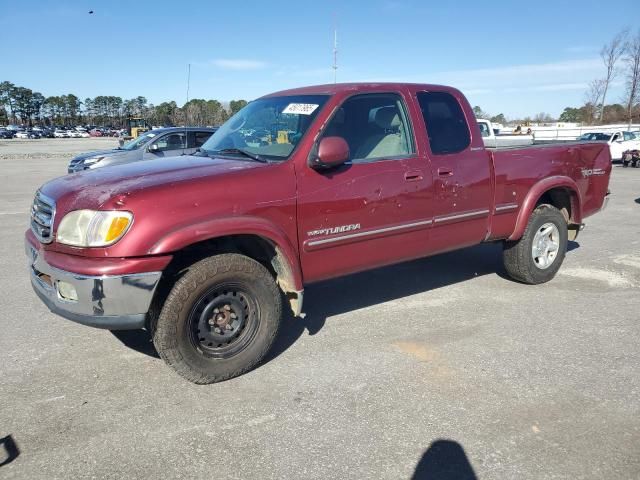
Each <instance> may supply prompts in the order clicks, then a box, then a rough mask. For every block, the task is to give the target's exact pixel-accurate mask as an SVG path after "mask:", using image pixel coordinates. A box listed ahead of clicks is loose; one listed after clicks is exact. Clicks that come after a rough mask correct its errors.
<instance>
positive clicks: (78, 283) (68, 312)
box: [25, 242, 162, 330]
mask: <svg viewBox="0 0 640 480" xmlns="http://www.w3.org/2000/svg"><path fill="white" fill-rule="evenodd" d="M25 248H26V253H27V257H28V258H29V270H30V272H31V286H32V287H33V289H34V291H35V292H36V294H37V295H38V296H39V297H40V299H41V300H42V301H43V302H44V304H45V305H46V306H47V307H48V308H49V310H51V311H52V312H53V313H55V314H57V315H60V316H61V317H64V318H66V319H69V320H72V321H74V322H78V323H82V324H83V325H89V326H91V327H97V328H106V329H109V330H133V329H138V328H143V327H144V326H145V321H146V316H147V312H148V310H149V306H150V305H151V300H152V299H153V294H154V292H155V290H156V287H157V286H158V282H159V281H160V277H161V276H162V272H148V273H137V274H132V275H105V276H87V275H80V274H77V273H72V272H67V271H64V270H59V269H57V268H54V267H52V266H50V265H49V264H47V262H45V260H44V258H42V255H39V254H38V252H37V251H36V250H35V249H34V248H33V247H32V246H31V245H30V244H29V243H28V242H27V244H26V245H25ZM63 282H64V283H63ZM65 283H66V284H67V285H71V286H72V287H73V289H75V292H76V297H77V300H71V299H68V298H64V297H63V295H62V294H61V284H62V286H63V287H66V291H68V290H69V287H68V286H67V285H64V284H65ZM62 289H63V290H65V288H62Z"/></svg>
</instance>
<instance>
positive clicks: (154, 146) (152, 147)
mask: <svg viewBox="0 0 640 480" xmlns="http://www.w3.org/2000/svg"><path fill="white" fill-rule="evenodd" d="M158 150H160V147H159V146H158V144H157V143H154V144H152V145H149V151H150V152H152V153H155V152H157V151H158Z"/></svg>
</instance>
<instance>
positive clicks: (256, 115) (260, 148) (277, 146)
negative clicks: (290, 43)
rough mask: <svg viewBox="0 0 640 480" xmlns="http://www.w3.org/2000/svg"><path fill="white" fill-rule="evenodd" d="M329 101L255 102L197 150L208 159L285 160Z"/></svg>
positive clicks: (284, 99)
mask: <svg viewBox="0 0 640 480" xmlns="http://www.w3.org/2000/svg"><path fill="white" fill-rule="evenodd" d="M328 98H329V97H328V96H327V95H294V96H283V97H269V98H261V99H259V100H255V101H253V102H251V103H249V104H248V105H247V106H246V107H244V108H243V109H242V110H240V111H239V112H238V113H236V114H235V115H234V116H233V117H231V118H230V119H229V120H227V122H225V124H224V125H222V127H220V129H218V131H216V133H214V134H213V135H212V136H211V138H209V140H207V141H206V142H205V144H204V145H202V147H200V149H201V150H202V151H203V152H204V153H206V154H207V155H216V154H222V155H225V156H227V155H231V156H235V155H237V154H240V155H242V152H247V153H249V154H251V155H254V156H256V157H258V158H260V159H267V160H278V161H279V160H285V159H287V158H289V155H291V152H293V149H294V148H295V146H296V145H297V144H298V142H299V141H300V139H302V137H303V135H304V134H305V132H306V131H307V129H308V128H309V125H311V123H312V122H313V120H314V119H315V117H316V115H318V112H319V111H320V110H321V109H322V106H323V105H324V103H325V102H326V101H327V99H328ZM234 152H235V153H234ZM244 156H246V153H245V154H244Z"/></svg>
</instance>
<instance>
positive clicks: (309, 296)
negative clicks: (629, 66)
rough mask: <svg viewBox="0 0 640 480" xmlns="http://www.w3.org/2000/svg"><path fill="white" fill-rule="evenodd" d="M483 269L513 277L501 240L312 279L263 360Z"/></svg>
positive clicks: (143, 341)
mask: <svg viewBox="0 0 640 480" xmlns="http://www.w3.org/2000/svg"><path fill="white" fill-rule="evenodd" d="M579 247H580V244H579V243H578V242H574V241H569V243H568V245H567V251H568V252H570V251H571V250H575V249H576V248H579ZM487 274H497V275H498V276H500V277H502V278H504V279H506V280H508V281H512V280H511V279H510V278H509V277H508V276H507V275H506V273H505V272H504V268H503V266H502V245H501V244H498V243H486V244H481V245H477V246H474V247H470V248H466V249H463V250H457V251H455V252H450V253H444V254H441V255H436V256H433V257H428V258H422V259H419V260H413V261H410V262H405V263H401V264H398V265H392V266H389V267H383V268H378V269H375V270H370V271H366V272H362V273H356V274H353V275H348V276H346V277H341V278H337V279H333V280H327V281H325V282H320V283H316V284H314V285H311V286H310V287H309V288H307V289H306V290H305V298H304V308H303V310H304V312H305V313H306V316H305V318H295V317H293V315H292V314H291V311H290V310H289V309H288V308H284V309H283V311H284V318H283V321H282V326H281V329H280V333H279V335H278V337H277V338H276V341H275V343H274V345H273V347H272V348H271V350H270V351H269V353H268V354H267V356H266V358H265V359H264V360H263V362H262V364H264V363H267V362H269V361H271V360H273V359H275V358H277V357H278V356H279V355H280V354H282V353H284V352H285V351H286V350H287V349H288V348H289V347H290V346H291V345H293V344H294V343H295V342H296V341H297V340H298V339H299V338H300V337H301V336H302V335H303V334H304V333H305V332H307V334H308V335H310V336H312V335H315V334H316V333H318V332H319V331H320V330H321V329H322V327H324V325H325V322H326V320H327V318H328V317H332V316H334V315H340V314H343V313H347V312H350V311H353V310H358V309H361V308H365V307H371V306H374V305H378V304H381V303H385V302H388V301H391V300H398V299H402V298H405V297H408V296H411V295H415V294H417V293H424V292H428V291H429V290H436V289H438V288H441V287H446V286H449V285H454V284H456V283H459V282H464V281H467V280H470V279H472V278H476V277H479V276H482V275H487ZM111 333H112V334H113V335H114V336H115V337H116V338H117V339H118V340H119V341H120V342H122V344H123V345H125V346H127V347H129V348H131V349H133V350H135V351H137V352H140V353H143V354H145V355H148V356H150V357H154V358H160V356H159V355H158V352H157V351H156V349H155V347H154V346H153V342H152V341H151V337H150V335H149V333H148V332H147V331H146V330H125V331H112V332H111Z"/></svg>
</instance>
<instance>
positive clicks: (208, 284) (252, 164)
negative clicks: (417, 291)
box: [25, 83, 612, 383]
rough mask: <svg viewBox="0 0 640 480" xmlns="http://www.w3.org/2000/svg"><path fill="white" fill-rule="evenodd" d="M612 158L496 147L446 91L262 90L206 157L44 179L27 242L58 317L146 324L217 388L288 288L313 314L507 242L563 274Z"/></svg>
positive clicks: (535, 275) (259, 335) (240, 364)
mask: <svg viewBox="0 0 640 480" xmlns="http://www.w3.org/2000/svg"><path fill="white" fill-rule="evenodd" d="M245 125H246V126H252V128H254V127H255V128H254V129H255V130H256V131H266V132H270V136H271V137H270V138H268V139H267V140H264V137H260V138H250V137H246V136H245V135H243V134H242V133H241V132H240V130H241V129H243V127H244V126H245ZM174 132H175V131H172V132H171V133H169V134H168V135H174ZM152 133H153V132H152ZM158 135H161V133H159V131H156V133H155V136H153V137H146V143H145V145H149V146H152V145H154V144H155V143H154V142H155V141H156V137H157V136H158ZM141 138H142V137H141ZM165 142H166V143H168V139H167V140H166V141H165ZM153 151H154V150H150V152H149V153H152V152H153ZM611 169H612V165H611V156H610V153H609V149H608V148H607V146H606V145H604V144H598V143H586V144H578V145H575V144H572V145H564V146H563V145H548V146H547V145H540V146H527V147H523V148H510V149H504V150H501V149H492V150H490V151H489V150H487V149H486V148H485V146H484V144H483V141H482V136H481V135H480V129H479V128H478V125H477V123H476V120H475V118H474V115H473V110H472V108H471V106H470V105H469V103H468V101H467V100H466V99H465V98H464V96H463V95H462V93H461V92H460V91H458V90H455V89H452V88H449V87H443V86H438V85H417V84H381V83H375V84H343V85H341V84H337V85H322V86H317V87H305V88H299V89H294V90H288V91H283V92H278V93H274V94H271V95H268V96H265V97H262V98H260V99H258V100H255V101H253V102H251V103H249V104H248V105H247V106H246V107H245V108H243V109H242V110H241V111H240V112H238V113H237V114H236V115H234V116H233V117H232V118H231V119H229V120H228V121H227V122H226V123H225V124H224V125H223V126H222V127H221V128H220V129H219V130H218V131H216V132H215V133H214V134H213V135H212V136H211V138H209V140H208V141H207V142H206V143H205V144H204V145H203V146H202V147H201V150H200V152H198V153H197V154H194V155H187V156H182V157H172V158H162V159H158V160H154V161H150V162H136V163H130V164H127V165H118V166H115V167H112V168H107V169H99V170H98V171H91V170H90V171H86V172H80V173H77V174H74V175H67V176H65V177H61V178H58V179H55V180H52V181H50V182H48V183H46V184H45V185H43V186H42V187H41V188H40V189H39V190H38V191H37V192H36V195H35V199H34V203H33V209H32V216H31V229H30V230H28V231H27V232H26V238H25V242H26V245H25V247H26V252H27V255H28V258H29V259H30V263H31V265H30V266H29V272H30V276H31V283H32V286H33V288H34V290H35V291H36V293H37V294H38V296H39V297H40V299H41V300H42V301H43V302H44V303H45V305H47V306H48V307H49V308H50V309H51V310H52V311H53V312H55V313H57V314H59V315H61V316H63V317H66V318H68V319H70V320H73V321H76V322H80V323H83V324H86V325H91V326H94V327H100V328H107V329H139V328H142V327H146V328H148V329H149V331H150V332H151V335H152V337H153V341H154V345H155V347H156V349H157V351H158V353H159V354H160V356H161V357H162V358H163V359H164V360H165V361H166V362H167V363H168V364H169V365H170V366H171V367H172V368H173V369H175V371H176V372H178V373H179V374H180V375H182V376H183V377H185V378H186V379H188V380H190V381H192V382H195V383H212V382H217V381H221V380H225V379H228V378H231V377H234V376H237V375H240V374H242V373H244V372H246V371H248V370H249V369H251V368H252V367H253V366H255V365H256V364H257V363H258V362H259V361H260V360H261V359H262V358H263V357H264V356H265V354H266V353H267V352H268V351H269V349H270V347H271V346H272V344H273V342H274V339H275V337H276V335H277V332H278V328H279V326H280V324H281V321H282V320H281V319H282V300H283V299H284V301H285V302H286V303H288V304H289V306H290V307H291V309H292V311H293V313H294V315H300V314H301V312H302V308H303V305H302V304H303V293H304V288H305V285H309V284H313V283H314V282H318V281H320V280H326V279H330V278H334V277H340V276H343V275H347V274H350V273H353V272H357V271H361V270H365V269H370V268H375V267H379V266H382V265H389V264H393V263H398V262H403V261H406V260H410V259H414V258H418V257H424V256H428V255H433V254H436V253H440V252H445V251H450V250H455V249H459V248H464V247H468V246H471V245H474V244H479V243H481V242H497V243H499V244H502V245H503V247H504V253H503V260H504V266H505V269H506V272H507V274H508V275H510V276H511V277H512V278H514V279H516V280H518V281H520V282H523V283H528V284H539V283H543V282H547V281H549V280H550V279H552V278H553V277H554V276H555V274H556V272H557V271H558V269H559V268H560V266H561V264H562V262H563V260H564V257H565V253H566V251H567V242H568V240H573V239H575V238H576V237H577V235H578V232H579V231H580V230H581V229H582V228H583V226H584V220H585V218H586V217H589V216H590V215H593V214H595V213H596V212H598V211H600V210H601V209H602V208H603V207H604V205H605V203H606V202H605V197H606V196H607V194H608V185H609V176H610V173H611ZM425 274H432V275H438V272H425ZM407 281H411V279H407ZM361 288H362V289H366V288H367V286H366V285H361ZM531 295H540V290H533V291H532V293H531ZM325 301H328V302H331V301H336V299H325ZM384 315H385V317H386V318H388V319H389V321H390V322H393V314H392V313H390V312H388V311H385V312H384ZM25 320H28V319H25Z"/></svg>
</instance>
